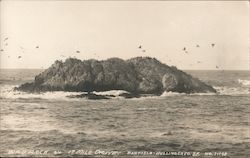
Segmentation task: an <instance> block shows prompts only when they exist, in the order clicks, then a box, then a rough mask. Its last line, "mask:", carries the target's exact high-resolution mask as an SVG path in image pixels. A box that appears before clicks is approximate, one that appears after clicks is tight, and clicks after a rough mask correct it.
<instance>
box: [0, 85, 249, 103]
mask: <svg viewBox="0 0 250 158" xmlns="http://www.w3.org/2000/svg"><path fill="white" fill-rule="evenodd" d="M16 86H17V85H14V86H13V85H2V86H1V87H0V97H1V98H8V99H48V100H51V99H59V100H61V99H63V100H73V99H74V100H83V99H85V98H69V97H68V96H73V95H81V94H84V93H85V92H64V91H54V92H44V93H26V92H21V91H15V90H14V88H15V87H16ZM214 88H215V89H216V91H217V93H192V94H186V93H178V92H171V91H170V92H163V93H162V94H161V95H160V96H154V95H148V96H147V95H142V96H141V97H139V98H132V99H155V98H163V97H171V96H183V95H187V96H198V95H199V96H203V95H204V96H205V95H232V96H235V95H249V94H250V88H249V87H227V86H220V87H218V86H214ZM93 93H94V94H96V95H103V96H112V97H110V98H111V99H121V98H124V97H122V96H120V95H121V94H128V92H127V91H123V90H111V91H104V92H93Z"/></svg>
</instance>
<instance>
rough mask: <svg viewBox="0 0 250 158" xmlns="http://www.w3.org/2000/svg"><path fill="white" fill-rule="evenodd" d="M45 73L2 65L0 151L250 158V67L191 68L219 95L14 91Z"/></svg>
mask: <svg viewBox="0 0 250 158" xmlns="http://www.w3.org/2000/svg"><path fill="white" fill-rule="evenodd" d="M42 71H43V70H27V69H22V70H21V69H19V70H16V69H1V71H0V92H1V96H0V108H1V111H0V112H1V113H0V119H1V120H0V156H39V157H41V156H44V157H48V156H62V157H64V156H84V155H85V156H86V155H88V156H110V155H113V156H114V155H115V156H117V157H118V156H129V157H135V156H142V157H143V156H144V157H145V156H150V157H168V156H174V155H175V157H187V156H192V157H195V156H196V157H204V156H205V157H206V156H207V157H211V156H217V157H240V158H241V157H243V158H244V157H246V158H247V157H249V156H250V150H249V145H250V127H249V122H250V97H249V95H250V83H249V82H250V74H249V72H248V71H186V72H187V73H189V74H191V75H193V76H194V77H197V78H199V79H200V80H202V81H204V82H206V83H207V84H210V85H212V86H213V87H214V88H216V89H217V91H218V93H216V94H213V93H208V94H191V95H187V94H179V93H174V92H165V93H163V94H162V95H161V96H149V97H142V98H132V99H125V98H122V97H115V98H113V99H110V100H87V99H84V98H68V97H67V96H68V95H72V94H73V95H76V94H80V93H78V92H46V93H40V94H32V93H24V92H18V91H13V88H14V87H16V86H18V85H20V84H22V83H25V82H31V81H32V80H34V76H35V75H37V74H39V73H40V72H42ZM117 93H119V92H117ZM105 94H106V93H105ZM177 155H179V156H177Z"/></svg>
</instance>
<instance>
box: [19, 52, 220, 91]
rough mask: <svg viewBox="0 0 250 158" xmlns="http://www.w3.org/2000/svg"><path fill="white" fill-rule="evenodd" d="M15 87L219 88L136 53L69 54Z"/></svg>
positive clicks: (51, 89)
mask: <svg viewBox="0 0 250 158" xmlns="http://www.w3.org/2000/svg"><path fill="white" fill-rule="evenodd" d="M16 90H21V91H26V92H43V91H76V92H92V91H108V90H125V91H128V92H130V93H131V94H156V95H157V94H161V93H162V92H164V91H172V92H181V93H207V92H216V90H215V89H214V88H213V87H211V86H209V85H207V84H205V83H203V82H201V81H200V80H199V79H196V78H193V77H192V76H190V75H188V74H186V73H185V72H183V71H180V70H178V69H177V68H176V67H170V66H167V65H165V64H163V63H161V62H159V61H158V60H157V59H155V58H150V57H136V58H132V59H129V60H122V59H119V58H110V59H107V60H102V61H98V60H94V59H91V60H84V61H81V60H78V59H75V58H68V59H66V60H65V62H62V61H55V63H54V64H53V65H52V66H51V67H49V68H48V69H46V70H45V71H44V72H42V73H41V74H39V75H37V76H36V77H35V80H34V82H32V83H25V84H23V85H21V86H19V87H17V88H16Z"/></svg>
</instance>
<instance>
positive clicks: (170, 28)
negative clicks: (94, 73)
mask: <svg viewBox="0 0 250 158" xmlns="http://www.w3.org/2000/svg"><path fill="white" fill-rule="evenodd" d="M0 3H1V7H0V9H1V11H0V13H1V30H0V31H1V49H3V51H1V52H0V53H1V54H0V55H1V56H0V58H1V59H0V61H1V64H0V67H1V68H47V67H49V66H50V65H51V64H52V63H53V62H54V61H55V60H57V59H62V60H64V59H65V58H66V57H69V56H71V57H74V56H75V57H77V58H79V59H81V60H83V59H90V58H95V59H107V58H110V57H120V58H123V59H128V58H131V57H135V56H150V57H156V58H157V59H159V60H160V61H162V62H164V63H166V64H168V65H175V66H177V67H178V68H180V69H216V65H217V66H218V67H219V68H220V69H249V59H250V58H249V37H250V36H249V28H250V26H249V2H248V1H238V2H237V1H204V2H202V1H118V2H117V1H93V2H89V1H42V0H41V1H5V0H3V1H1V2H0ZM5 38H8V39H7V40H4V39H5ZM212 43H214V44H215V45H214V46H212ZM140 45H141V46H142V48H141V49H139V48H138V47H139V46H140ZM197 45H199V46H197ZM37 46H38V47H39V48H38V47H37ZM36 47H37V48H36ZM184 47H185V48H186V52H185V51H184V50H183V49H184ZM143 50H145V52H144V51H143ZM76 51H80V53H77V52H76ZM18 56H19V58H18Z"/></svg>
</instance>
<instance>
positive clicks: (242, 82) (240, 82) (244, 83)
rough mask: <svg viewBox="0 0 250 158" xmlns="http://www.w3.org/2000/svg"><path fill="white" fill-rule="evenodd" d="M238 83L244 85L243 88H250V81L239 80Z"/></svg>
mask: <svg viewBox="0 0 250 158" xmlns="http://www.w3.org/2000/svg"><path fill="white" fill-rule="evenodd" d="M238 83H239V84H241V85H243V86H250V80H241V79H238Z"/></svg>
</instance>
